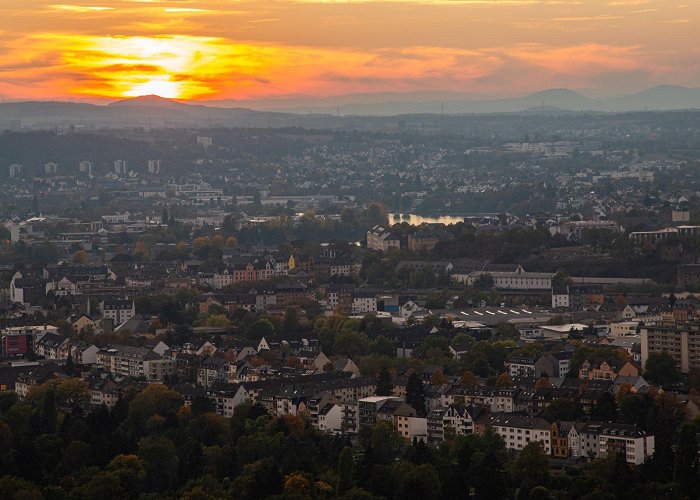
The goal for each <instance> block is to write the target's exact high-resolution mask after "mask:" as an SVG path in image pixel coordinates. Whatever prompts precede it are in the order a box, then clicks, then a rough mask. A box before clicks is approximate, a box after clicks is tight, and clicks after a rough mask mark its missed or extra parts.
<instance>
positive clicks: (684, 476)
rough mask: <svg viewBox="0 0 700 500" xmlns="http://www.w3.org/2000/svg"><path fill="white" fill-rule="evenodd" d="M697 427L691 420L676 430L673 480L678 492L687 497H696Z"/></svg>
mask: <svg viewBox="0 0 700 500" xmlns="http://www.w3.org/2000/svg"><path fill="white" fill-rule="evenodd" d="M696 435H697V427H696V426H695V424H693V423H692V422H686V423H684V424H683V425H682V426H681V428H680V430H679V431H678V439H677V440H676V449H675V452H674V464H673V480H674V481H675V482H676V483H678V488H679V490H680V492H681V493H682V494H683V495H685V496H687V497H688V498H696V491H697V490H698V487H697V484H698V479H700V478H699V477H698V443H697V440H696Z"/></svg>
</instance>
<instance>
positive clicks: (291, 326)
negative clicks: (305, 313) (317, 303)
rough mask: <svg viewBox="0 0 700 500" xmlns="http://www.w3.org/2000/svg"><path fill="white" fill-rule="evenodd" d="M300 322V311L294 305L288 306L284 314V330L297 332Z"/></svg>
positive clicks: (288, 332) (287, 332)
mask: <svg viewBox="0 0 700 500" xmlns="http://www.w3.org/2000/svg"><path fill="white" fill-rule="evenodd" d="M300 326H301V325H300V324H299V313H297V310H296V309H295V308H294V307H288V308H287V311H286V312H285V314H284V321H283V322H282V330H283V331H284V332H285V333H286V334H290V333H296V332H297V330H299V328H300Z"/></svg>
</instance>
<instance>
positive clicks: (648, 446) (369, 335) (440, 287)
mask: <svg viewBox="0 0 700 500" xmlns="http://www.w3.org/2000/svg"><path fill="white" fill-rule="evenodd" d="M144 105H145V104H144V103H143V102H141V101H135V102H131V103H129V102H126V103H125V104H124V106H133V107H134V113H135V114H138V113H139V112H143V106H144ZM146 105H147V104H146ZM330 119H333V120H335V121H334V122H332V126H329V127H327V126H326V125H323V126H317V127H312V126H307V127H301V126H293V127H292V126H289V127H287V126H285V127H283V128H273V127H265V126H262V127H255V128H253V127H237V128H231V127H227V126H225V125H224V124H221V125H216V124H214V125H211V126H209V127H197V128H194V127H177V128H174V127H151V128H142V127H137V128H133V127H132V128H129V127H121V128H111V129H107V128H101V127H96V126H92V125H90V124H89V123H87V124H86V123H85V122H82V123H81V124H80V126H78V127H76V126H75V125H67V124H65V123H64V124H58V123H57V124H56V125H55V126H54V128H52V129H50V130H46V129H45V128H44V127H42V126H40V125H36V126H33V125H32V123H31V122H30V121H27V120H24V121H23V122H18V123H14V125H13V126H12V129H8V130H6V131H5V132H3V133H2V134H0V200H1V202H0V218H1V219H2V221H3V224H2V226H0V233H1V240H2V244H1V245H0V304H1V306H0V311H1V313H0V314H1V315H0V340H1V342H0V346H1V353H0V354H1V357H2V362H1V363H0V384H1V385H2V390H3V391H2V392H1V393H0V439H2V440H3V447H2V448H3V449H2V452H1V453H0V458H1V460H2V463H3V466H4V471H3V476H2V477H1V478H0V490H2V491H3V494H2V495H3V496H4V497H6V498H50V499H53V498H71V499H83V498H85V499H88V498H96V497H103V498H139V497H140V498H188V499H194V498H197V499H208V498H250V499H253V498H268V497H270V498H271V497H275V498H281V497H284V498H287V497H290V498H343V499H364V498H380V497H383V498H388V499H391V498H396V499H406V498H417V499H418V498H420V499H426V498H472V497H473V498H479V499H494V498H518V499H554V498H556V499H574V498H586V499H593V498H595V499H600V498H633V497H638V498H639V497H641V498H669V499H671V498H674V499H678V498H697V495H699V494H700V492H699V491H698V484H700V483H699V482H698V474H699V473H700V472H699V471H698V446H697V433H698V429H697V425H699V424H700V421H698V414H700V409H699V405H700V396H699V391H700V326H699V325H700V298H699V296H700V176H698V171H699V170H700V147H699V146H698V142H697V141H698V130H700V112H695V111H678V112H671V111H667V112H645V113H624V114H595V113H590V114H581V113H576V114H571V113H565V112H560V113H557V112H554V111H552V110H540V112H536V111H531V112H526V113H515V114H495V115H454V116H447V115H444V116H443V115H421V116H418V115H416V116H414V115H411V116H408V115H407V116H405V117H395V118H382V119H379V118H372V117H369V118H359V117H354V118H348V119H347V120H345V119H343V118H341V117H330V118H329V120H330ZM593 124H595V125H593ZM5 495H6V496H5Z"/></svg>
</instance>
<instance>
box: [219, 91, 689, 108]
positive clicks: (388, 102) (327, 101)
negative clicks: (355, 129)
mask: <svg viewBox="0 0 700 500" xmlns="http://www.w3.org/2000/svg"><path fill="white" fill-rule="evenodd" d="M382 97H383V98H385V99H382ZM391 97H392V96H391V95H389V94H386V93H384V94H380V95H376V94H364V95H357V96H338V97H326V98H314V99H313V102H311V101H310V100H309V98H306V97H304V96H299V97H298V98H296V100H298V101H301V102H308V104H302V105H296V104H293V102H294V100H295V99H292V98H290V99H285V100H280V101H275V100H269V101H255V100H251V101H232V100H230V101H213V102H212V103H211V104H216V105H217V106H224V107H225V106H228V105H236V106H245V107H249V108H252V109H257V110H260V111H262V110H267V111H279V112H288V113H326V114H337V113H338V112H340V114H345V115H398V114H416V113H418V114H423V113H434V114H440V113H518V112H523V111H527V112H528V113H531V112H533V111H535V109H536V108H537V107H543V108H544V109H545V110H548V111H549V112H551V111H552V109H553V108H559V109H560V110H562V112H566V111H576V112H578V111H595V112H620V111H641V110H644V109H648V110H678V109H700V88H690V87H679V86H673V85H659V86H657V87H653V88H650V89H647V90H644V91H641V92H636V93H633V94H623V95H618V96H612V97H603V98H590V97H586V96H584V95H582V94H580V93H578V92H576V91H573V90H570V89H563V88H559V89H547V90H542V91H540V92H535V93H532V94H528V95H524V96H520V97H510V98H502V99H479V98H475V97H474V96H465V97H460V96H459V95H457V94H454V93H452V94H445V95H444V97H438V94H437V93H432V95H430V96H429V97H428V96H426V95H425V94H421V93H419V94H415V95H414V94H408V95H406V94H404V95H401V94H396V95H395V96H394V98H391ZM353 98H354V99H355V100H354V101H353ZM339 101H340V102H339Z"/></svg>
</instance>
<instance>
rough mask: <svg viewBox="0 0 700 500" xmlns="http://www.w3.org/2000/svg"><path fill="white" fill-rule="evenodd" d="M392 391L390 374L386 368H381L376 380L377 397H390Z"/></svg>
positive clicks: (392, 385)
mask: <svg viewBox="0 0 700 500" xmlns="http://www.w3.org/2000/svg"><path fill="white" fill-rule="evenodd" d="M392 390H394V384H393V382H392V380H391V374H390V373H389V370H387V369H386V367H382V369H381V370H380V371H379V377H378V378H377V391H376V393H377V396H390V395H391V391H392Z"/></svg>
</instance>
